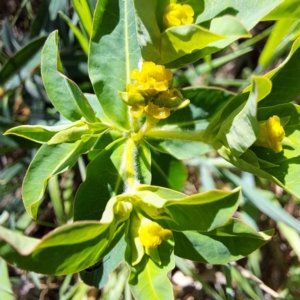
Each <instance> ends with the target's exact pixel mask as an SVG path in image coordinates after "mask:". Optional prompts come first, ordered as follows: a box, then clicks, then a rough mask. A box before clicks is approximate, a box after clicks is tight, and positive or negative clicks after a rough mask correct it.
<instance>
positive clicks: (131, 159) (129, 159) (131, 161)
mask: <svg viewBox="0 0 300 300" xmlns="http://www.w3.org/2000/svg"><path fill="white" fill-rule="evenodd" d="M135 154H136V145H135V142H134V141H133V140H132V139H131V138H130V139H128V141H127V143H126V146H125V156H124V159H125V179H124V180H125V182H126V183H127V192H134V191H135V187H136V186H137V185H138V184H139V181H138V179H137V176H136V173H137V171H136V164H135Z"/></svg>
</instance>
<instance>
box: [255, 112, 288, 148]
mask: <svg viewBox="0 0 300 300" xmlns="http://www.w3.org/2000/svg"><path fill="white" fill-rule="evenodd" d="M284 136H285V132H284V128H283V127H282V125H281V124H280V118H279V117H278V116H273V117H270V118H269V119H268V120H267V121H266V122H264V123H261V124H260V133H259V136H258V138H257V140H256V142H255V145H257V146H262V147H266V148H270V149H272V150H274V152H276V153H278V152H281V151H282V143H281V142H282V140H283V138H284Z"/></svg>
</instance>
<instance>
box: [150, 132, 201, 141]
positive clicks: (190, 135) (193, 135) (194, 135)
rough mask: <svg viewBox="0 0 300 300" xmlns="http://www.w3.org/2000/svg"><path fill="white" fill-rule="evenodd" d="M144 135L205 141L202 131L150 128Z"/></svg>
mask: <svg viewBox="0 0 300 300" xmlns="http://www.w3.org/2000/svg"><path fill="white" fill-rule="evenodd" d="M145 136H147V137H151V138H157V139H178V140H185V141H195V142H205V140H204V138H203V131H194V132H192V131H162V130H150V131H148V132H146V133H145Z"/></svg>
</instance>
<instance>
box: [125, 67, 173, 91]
mask: <svg viewBox="0 0 300 300" xmlns="http://www.w3.org/2000/svg"><path fill="white" fill-rule="evenodd" d="M130 78H131V79H133V80H135V83H134V84H132V83H129V84H128V85H127V92H129V93H141V94H143V95H146V96H155V95H156V94H157V93H159V92H165V91H167V90H168V88H169V85H170V81H171V80H172V79H173V74H172V72H171V71H170V70H169V69H166V68H165V66H161V65H156V64H155V63H153V62H144V63H143V65H142V69H141V71H139V70H138V69H134V70H132V71H131V72H130Z"/></svg>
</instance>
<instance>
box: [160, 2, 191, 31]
mask: <svg viewBox="0 0 300 300" xmlns="http://www.w3.org/2000/svg"><path fill="white" fill-rule="evenodd" d="M193 16H194V10H193V8H192V7H191V6H190V5H188V4H183V5H181V4H176V3H171V4H169V5H168V6H167V7H166V9H165V14H164V16H163V22H164V25H165V26H166V28H169V27H173V26H180V25H186V24H192V23H193V21H194V18H193Z"/></svg>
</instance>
